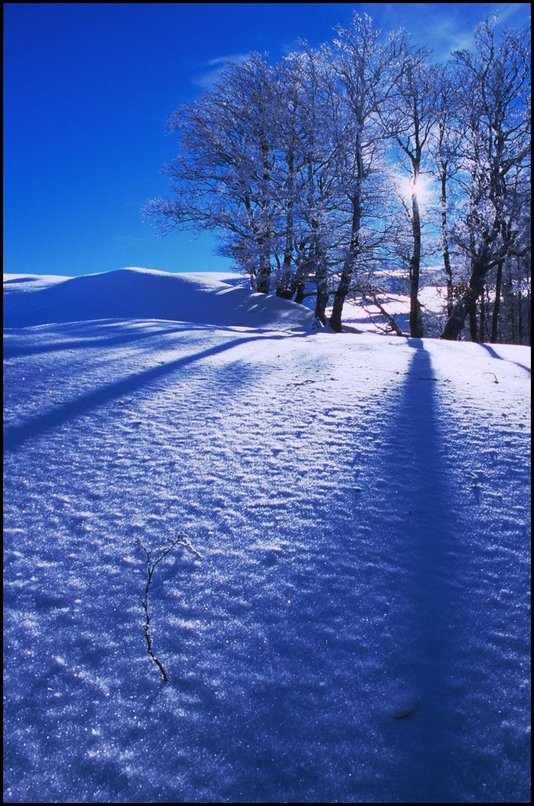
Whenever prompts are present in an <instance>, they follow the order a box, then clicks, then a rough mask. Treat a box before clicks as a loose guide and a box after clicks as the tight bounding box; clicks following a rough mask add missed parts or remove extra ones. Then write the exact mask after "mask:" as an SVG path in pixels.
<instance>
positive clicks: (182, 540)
mask: <svg viewBox="0 0 534 806" xmlns="http://www.w3.org/2000/svg"><path fill="white" fill-rule="evenodd" d="M137 544H138V546H139V547H140V548H141V549H143V551H144V552H145V555H146V585H145V595H144V597H143V601H142V605H143V610H144V611H145V625H144V631H145V638H146V646H147V651H148V654H149V655H150V658H151V659H152V661H153V662H154V663H155V664H156V666H157V667H158V669H159V670H160V672H161V676H162V678H163V682H164V683H168V682H169V675H168V673H167V670H166V669H165V667H164V665H163V664H162V662H161V661H160V660H159V658H158V657H157V655H156V653H155V652H154V644H153V642H152V635H151V633H150V611H149V607H148V596H149V592H150V585H151V584H152V577H153V576H154V571H155V570H156V566H157V565H158V564H159V563H160V562H161V561H162V560H163V559H164V557H166V556H167V554H169V552H171V551H172V549H173V548H174V547H175V546H178V545H181V546H185V547H186V548H188V549H189V550H190V551H192V552H193V554H196V556H197V557H199V558H200V559H201V556H200V554H199V553H198V551H197V550H196V549H195V548H193V546H192V545H191V543H190V542H189V540H188V539H187V537H185V535H180V536H179V537H177V538H176V540H175V541H174V542H173V543H171V545H170V546H169V547H168V548H166V549H164V550H163V551H162V552H161V554H160V555H159V557H158V558H157V559H156V560H153V559H152V554H151V552H150V550H149V549H147V547H146V546H145V545H143V543H141V541H140V540H139V539H138V540H137Z"/></svg>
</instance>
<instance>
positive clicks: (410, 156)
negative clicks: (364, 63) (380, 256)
mask: <svg viewBox="0 0 534 806" xmlns="http://www.w3.org/2000/svg"><path fill="white" fill-rule="evenodd" d="M396 45H397V51H398V52H397V57H396V59H392V60H391V61H390V63H389V65H388V72H389V74H390V75H391V81H392V90H391V91H390V93H389V95H388V98H387V104H386V105H385V106H384V108H383V109H382V110H381V121H382V126H383V128H384V131H385V132H386V134H387V135H388V137H390V138H391V140H392V142H393V143H394V150H393V154H392V159H393V160H394V162H397V163H398V164H399V166H400V167H401V170H403V171H405V172H406V173H407V174H408V176H409V182H410V186H411V193H410V205H409V214H410V225H411V233H412V249H411V256H410V263H409V277H410V334H411V335H412V336H414V337H419V338H420V337H421V336H422V335H423V321H422V315H421V306H420V303H419V285H420V274H421V254H422V222H421V201H420V194H421V188H422V181H421V180H422V173H423V167H424V166H423V160H424V158H425V155H426V152H427V150H428V145H429V138H430V134H431V132H432V130H433V128H434V127H435V124H436V122H437V105H436V95H437V80H438V71H437V69H436V68H435V67H432V66H431V65H429V63H428V56H429V51H428V50H426V49H425V48H416V47H414V45H413V44H412V42H411V40H410V38H409V36H408V34H406V33H405V32H403V31H401V32H399V33H398V34H397V36H396Z"/></svg>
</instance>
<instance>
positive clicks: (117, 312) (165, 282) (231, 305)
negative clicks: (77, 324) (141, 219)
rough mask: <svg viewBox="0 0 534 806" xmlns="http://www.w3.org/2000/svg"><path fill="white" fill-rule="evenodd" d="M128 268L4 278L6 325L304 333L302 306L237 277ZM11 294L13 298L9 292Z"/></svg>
mask: <svg viewBox="0 0 534 806" xmlns="http://www.w3.org/2000/svg"><path fill="white" fill-rule="evenodd" d="M221 278H223V279H217V275H216V274H215V273H207V275H206V276H205V277H204V276H203V275H202V274H171V273H169V272H164V271H156V270H153V269H140V268H126V269H118V270H116V271H110V272H105V273H102V274H90V275H85V276H83V277H73V278H59V277H54V276H48V277H46V278H45V280H44V281H43V280H40V279H39V278H38V277H36V276H34V275H33V276H32V275H5V276H4V324H5V325H6V326H7V327H29V326H32V325H42V324H47V323H51V322H74V321H86V320H94V319H166V320H172V321H180V322H197V323H203V324H208V325H215V326H219V327H231V326H243V327H255V328H283V329H286V328H302V327H303V326H305V325H308V324H311V322H312V321H313V315H312V314H311V312H310V311H308V310H306V308H304V307H303V306H302V305H297V304H296V303H294V302H289V301H287V300H282V299H279V298H277V297H266V296H265V295H264V294H255V293H252V292H251V291H249V290H248V289H246V288H244V287H240V286H238V285H236V278H235V277H234V278H232V277H231V276H228V275H221ZM6 292H8V293H6Z"/></svg>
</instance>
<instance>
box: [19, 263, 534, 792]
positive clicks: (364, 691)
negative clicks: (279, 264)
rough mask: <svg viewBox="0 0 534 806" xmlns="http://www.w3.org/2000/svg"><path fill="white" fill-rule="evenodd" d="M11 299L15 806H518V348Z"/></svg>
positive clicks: (525, 417) (233, 298) (211, 285)
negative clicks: (320, 805)
mask: <svg viewBox="0 0 534 806" xmlns="http://www.w3.org/2000/svg"><path fill="white" fill-rule="evenodd" d="M5 281H6V282H5V285H4V288H5V295H4V299H5V321H6V329H5V340H4V349H5V370H4V374H5V377H4V383H5V387H4V388H5V391H4V404H5V427H4V447H5V465H4V467H5V475H4V479H5V480H4V526H5V549H4V560H5V584H4V635H5V664H4V666H5V672H4V674H5V687H4V721H5V727H4V739H5V748H4V770H5V776H4V798H5V800H6V801H7V802H24V801H28V802H69V803H70V802H117V803H126V802H127V803H143V802H144V803H150V802H176V803H190V802H230V803H236V802H244V803H250V802H251V803H255V802H258V803H260V802H268V803H279V802H287V803H293V802H294V803H297V802H329V803H336V802H345V803H347V802H348V803H353V802H356V803H376V802H393V803H426V802H431V803H439V802H487V803H490V802H493V803H494V802H502V803H513V802H527V801H528V800H529V757H530V727H529V725H530V723H529V693H530V689H529V679H530V675H529V629H530V620H529V598H528V597H529V531H530V454H529V450H530V441H529V431H530V417H529V414H530V412H529V402H530V391H529V390H530V386H529V381H530V351H529V349H528V348H526V347H515V346H503V345H491V346H490V345H479V344H472V343H451V342H443V341H439V340H433V339H423V340H415V339H406V338H400V337H396V336H379V335H374V334H369V333H365V334H355V333H344V334H332V333H328V332H325V331H324V330H319V331H317V330H316V329H314V327H313V315H312V314H311V313H310V312H308V311H306V310H305V309H303V308H301V307H300V306H297V305H294V304H292V303H288V302H284V301H283V300H279V299H276V298H272V297H261V296H258V295H254V294H251V293H250V292H248V291H246V290H245V289H244V288H241V287H239V285H238V284H236V283H235V280H234V279H233V278H231V277H226V278H224V277H221V278H220V279H218V278H217V277H216V276H214V275H208V276H206V277H203V276H202V275H185V276H184V275H168V274H166V273H164V272H155V271H148V270H139V269H135V270H134V269H128V270H122V271H119V272H110V273H108V274H95V275H90V276H85V277H79V278H73V279H65V278H58V277H53V276H48V277H46V278H44V279H40V278H38V277H36V276H31V275H27V276H25V275H24V276H20V275H19V276H9V275H8V276H7V277H5ZM181 534H183V535H185V536H186V537H187V539H188V540H189V541H190V543H191V546H193V547H194V548H195V550H196V551H197V552H198V554H200V558H199V557H198V556H196V554H194V553H193V552H192V551H190V550H188V549H187V547H186V546H180V545H177V546H175V548H174V549H173V550H172V551H171V552H169V554H168V555H167V556H166V557H165V558H164V559H163V560H162V562H161V563H160V564H159V565H158V566H157V568H156V570H155V573H154V576H153V581H152V585H151V588H150V606H151V630H152V638H153V642H154V649H155V652H156V654H157V656H158V657H159V658H160V660H161V661H162V663H163V664H164V665H165V668H166V669H167V671H168V673H169V676H170V682H169V683H168V684H166V683H164V682H163V681H162V678H161V675H160V673H159V671H158V669H157V668H156V666H155V664H154V663H152V662H151V660H150V658H149V656H148V654H147V647H146V643H145V638H144V635H143V626H144V612H143V607H142V599H143V593H144V590H145V584H146V555H145V553H144V551H143V550H142V549H141V548H140V546H139V545H138V541H139V540H140V541H141V543H142V544H143V545H144V546H145V547H147V548H148V549H149V550H150V551H152V552H153V553H154V556H157V553H158V550H164V549H165V548H166V547H168V546H170V545H171V544H172V542H173V541H174V540H176V539H177V538H178V537H179V536H180V535H181Z"/></svg>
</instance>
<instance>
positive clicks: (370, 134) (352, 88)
mask: <svg viewBox="0 0 534 806" xmlns="http://www.w3.org/2000/svg"><path fill="white" fill-rule="evenodd" d="M395 49H396V44H395V43H394V41H393V40H392V39H390V40H389V41H388V42H387V43H386V44H383V43H381V42H380V31H379V30H378V29H376V28H374V25H373V21H372V19H371V18H370V17H369V16H367V15H363V16H360V15H359V14H354V16H353V20H352V25H351V27H350V28H349V29H344V28H342V27H338V28H337V29H336V37H335V39H334V40H333V42H332V44H331V45H329V46H328V47H326V48H324V49H323V54H324V57H325V59H327V60H329V61H330V62H331V64H332V68H333V70H334V72H335V75H336V77H337V82H336V89H337V92H338V94H339V98H340V103H341V110H342V111H341V114H340V116H339V117H338V121H337V123H338V125H337V131H336V135H335V136H336V138H337V141H338V143H339V148H338V151H337V164H336V170H337V172H338V180H339V186H338V212H339V214H340V216H341V217H342V218H344V220H345V222H346V223H345V233H344V241H342V243H341V244H340V246H341V247H342V248H341V250H340V252H341V262H340V269H339V272H338V282H337V286H336V288H335V293H334V301H333V307H332V313H331V316H330V324H331V326H332V328H333V329H334V330H335V331H340V330H341V317H342V311H343V305H344V302H345V299H346V298H347V295H348V294H349V292H350V291H351V290H352V289H353V286H354V281H355V278H356V277H357V275H358V273H359V272H361V271H362V269H363V267H364V265H365V256H366V253H367V256H368V253H369V251H370V249H371V245H373V247H376V243H377V239H378V240H379V237H378V235H379V231H380V229H379V227H378V228H377V226H376V219H377V218H382V220H383V215H379V206H380V201H381V195H380V186H381V183H380V178H379V173H380V169H381V167H383V163H382V161H381V157H382V154H383V140H384V138H383V132H382V130H381V127H380V125H379V118H380V113H381V110H382V108H383V105H384V103H385V99H386V97H387V94H388V86H387V83H385V80H384V79H385V77H386V76H387V69H386V68H387V65H388V64H390V63H391V61H392V60H394V59H395V57H396V53H395Z"/></svg>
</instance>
